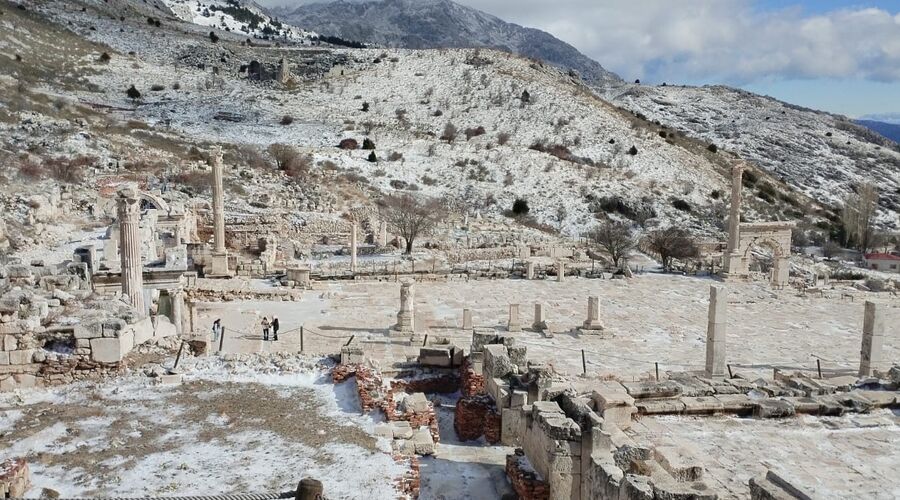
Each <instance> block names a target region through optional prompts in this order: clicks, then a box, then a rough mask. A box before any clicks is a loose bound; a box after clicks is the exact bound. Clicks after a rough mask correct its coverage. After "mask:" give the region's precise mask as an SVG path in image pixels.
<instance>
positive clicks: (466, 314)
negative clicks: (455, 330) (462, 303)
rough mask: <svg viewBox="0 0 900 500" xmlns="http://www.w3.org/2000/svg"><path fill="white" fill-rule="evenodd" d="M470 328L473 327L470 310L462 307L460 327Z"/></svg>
mask: <svg viewBox="0 0 900 500" xmlns="http://www.w3.org/2000/svg"><path fill="white" fill-rule="evenodd" d="M472 328H474V326H473V325H472V310H471V309H463V320H462V329H463V330H471V329H472Z"/></svg>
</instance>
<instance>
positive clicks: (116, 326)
mask: <svg viewBox="0 0 900 500" xmlns="http://www.w3.org/2000/svg"><path fill="white" fill-rule="evenodd" d="M32 264H33V265H24V264H11V265H8V266H4V267H0V390H4V391H8V390H13V389H16V388H27V387H38V386H50V385H60V384H66V383H70V382H73V381H76V380H82V379H85V378H93V377H98V376H104V375H111V374H114V373H118V372H119V371H121V369H122V368H124V360H125V357H126V355H127V354H128V353H129V352H130V351H131V350H132V349H133V348H134V347H135V346H138V345H141V344H143V343H145V342H148V341H150V340H152V339H159V338H163V337H167V336H171V335H175V333H176V331H175V326H174V325H173V324H172V323H171V322H169V321H168V320H167V319H165V318H154V319H151V318H150V317H147V316H145V315H141V314H140V313H138V312H137V311H135V310H134V309H133V308H132V307H131V306H130V305H129V304H127V303H125V302H123V301H120V300H117V299H113V300H104V299H102V298H99V297H96V296H95V295H94V293H93V292H92V290H91V276H90V274H89V273H88V270H87V266H86V264H84V263H65V264H59V265H55V266H45V265H43V264H42V263H40V262H35V263H32Z"/></svg>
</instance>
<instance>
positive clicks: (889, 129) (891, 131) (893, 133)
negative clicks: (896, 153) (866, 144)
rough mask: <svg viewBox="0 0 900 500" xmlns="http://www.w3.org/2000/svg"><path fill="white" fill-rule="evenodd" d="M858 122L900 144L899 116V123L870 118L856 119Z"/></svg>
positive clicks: (899, 120) (898, 121) (899, 121)
mask: <svg viewBox="0 0 900 500" xmlns="http://www.w3.org/2000/svg"><path fill="white" fill-rule="evenodd" d="M856 123H858V124H860V125H862V126H863V127H866V128H867V129H869V130H871V131H873V132H877V133H879V134H881V135H882V136H884V137H886V138H888V139H890V140H892V141H894V142H896V143H898V144H900V118H898V120H897V123H892V122H886V121H877V120H869V119H866V120H863V119H860V120H856Z"/></svg>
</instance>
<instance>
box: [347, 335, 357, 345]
mask: <svg viewBox="0 0 900 500" xmlns="http://www.w3.org/2000/svg"><path fill="white" fill-rule="evenodd" d="M355 338H356V335H351V336H350V340H348V341H347V343H346V344H344V347H347V346H348V345H350V342H353V339H355Z"/></svg>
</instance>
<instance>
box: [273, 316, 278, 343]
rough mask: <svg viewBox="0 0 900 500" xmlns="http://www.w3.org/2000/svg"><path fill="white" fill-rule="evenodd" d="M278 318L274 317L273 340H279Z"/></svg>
mask: <svg viewBox="0 0 900 500" xmlns="http://www.w3.org/2000/svg"><path fill="white" fill-rule="evenodd" d="M278 327H279V324H278V316H272V334H273V335H274V336H273V338H272V340H278Z"/></svg>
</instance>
